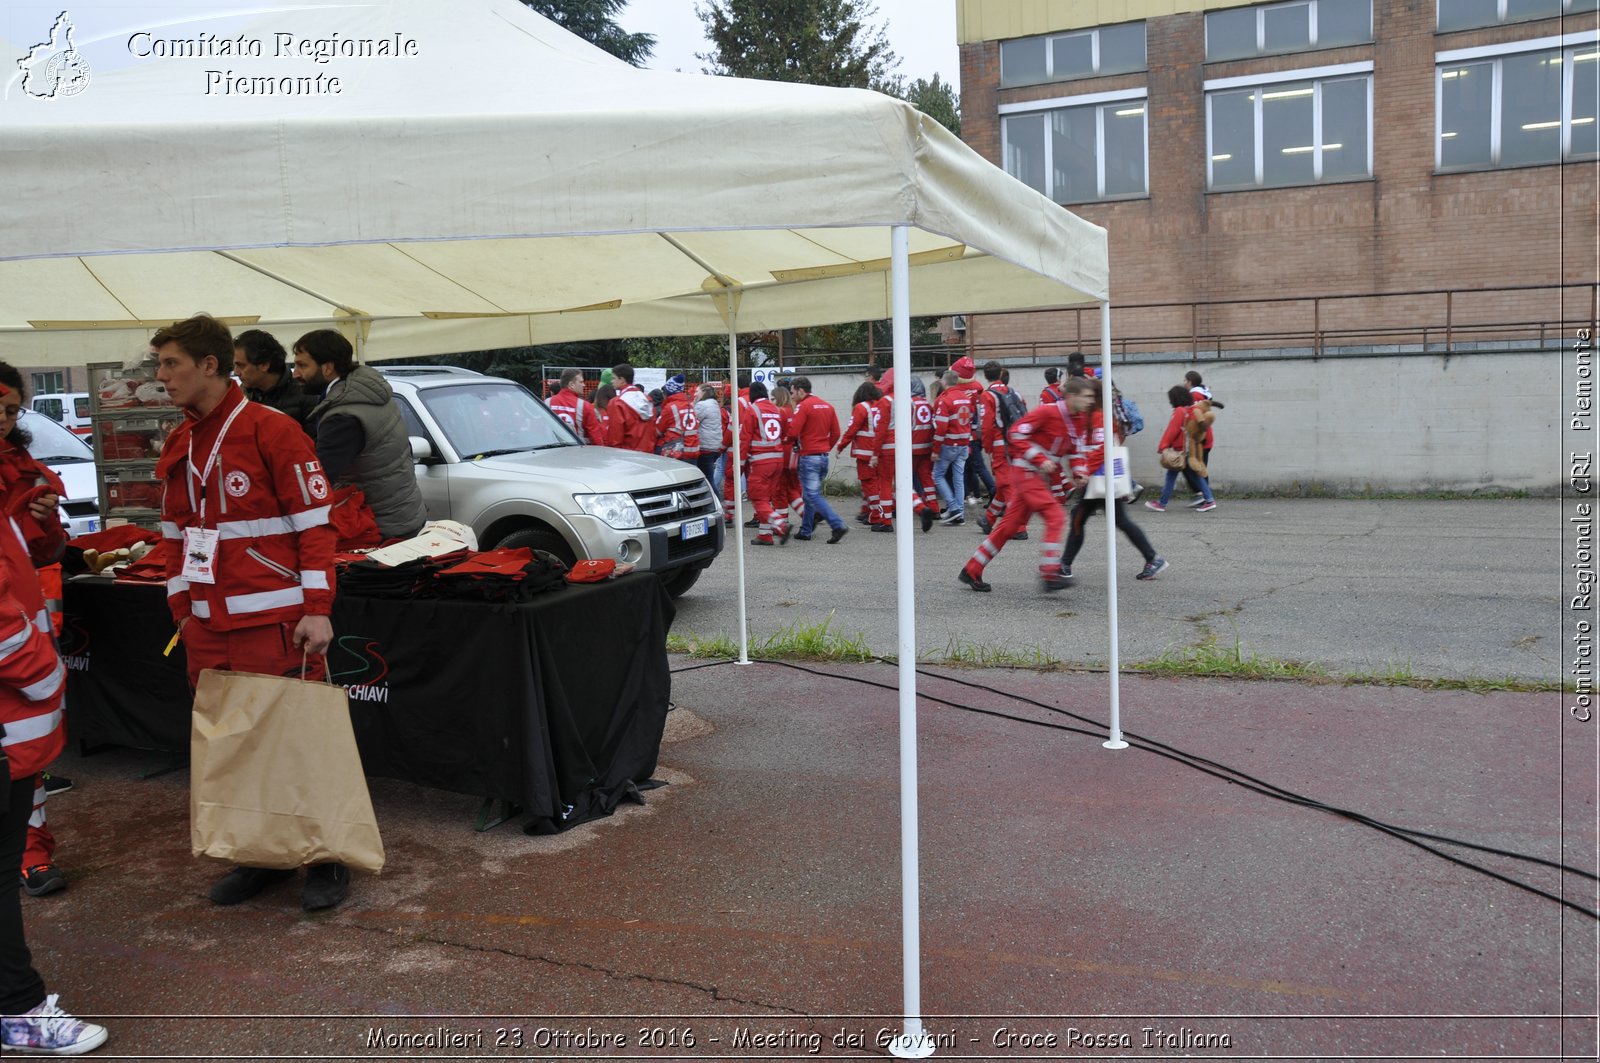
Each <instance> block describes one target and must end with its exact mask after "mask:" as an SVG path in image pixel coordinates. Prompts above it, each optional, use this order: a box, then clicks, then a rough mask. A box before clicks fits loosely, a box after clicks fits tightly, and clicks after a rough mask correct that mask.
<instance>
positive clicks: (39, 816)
mask: <svg viewBox="0 0 1600 1063" xmlns="http://www.w3.org/2000/svg"><path fill="white" fill-rule="evenodd" d="M28 826H30V827H32V828H33V829H34V830H42V829H43V828H44V809H43V808H41V807H39V806H35V807H34V810H33V814H32V815H31V816H29V817H28Z"/></svg>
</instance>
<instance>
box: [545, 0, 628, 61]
mask: <svg viewBox="0 0 1600 1063" xmlns="http://www.w3.org/2000/svg"><path fill="white" fill-rule="evenodd" d="M522 2H523V3H524V4H527V5H528V6H529V7H531V8H532V9H533V10H535V11H537V12H539V14H541V15H543V16H544V17H545V18H547V19H549V20H550V21H551V22H554V23H555V24H556V25H558V26H560V27H561V28H562V29H564V30H566V31H567V32H568V33H571V34H574V35H575V36H578V37H582V38H583V39H584V40H586V41H588V42H589V43H590V44H592V45H594V46H596V47H597V48H602V49H604V50H605V51H608V52H610V53H611V54H612V55H614V56H616V57H617V58H618V59H621V60H622V61H623V62H625V63H632V64H633V65H634V66H643V65H644V63H645V61H646V60H647V59H649V58H650V53H652V52H654V51H655V50H656V38H655V35H654V34H650V33H629V32H628V31H626V30H624V29H623V28H622V27H621V26H619V25H617V22H616V16H617V15H618V14H620V13H621V12H622V10H623V9H624V8H626V7H627V6H628V0H522Z"/></svg>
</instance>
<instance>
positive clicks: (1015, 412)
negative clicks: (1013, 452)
mask: <svg viewBox="0 0 1600 1063" xmlns="http://www.w3.org/2000/svg"><path fill="white" fill-rule="evenodd" d="M998 387H1000V385H999V384H991V385H989V394H991V395H993V396H994V408H995V409H996V410H997V411H998V412H999V414H1000V430H1001V432H1002V433H1003V434H1005V435H1010V433H1011V426H1012V425H1014V424H1016V423H1017V422H1018V421H1020V420H1022V418H1023V417H1025V416H1027V413H1028V404H1027V403H1026V402H1024V401H1023V400H1022V396H1021V395H1018V394H1017V389H1016V388H1007V389H1006V390H1004V391H996V390H995V389H996V388H998Z"/></svg>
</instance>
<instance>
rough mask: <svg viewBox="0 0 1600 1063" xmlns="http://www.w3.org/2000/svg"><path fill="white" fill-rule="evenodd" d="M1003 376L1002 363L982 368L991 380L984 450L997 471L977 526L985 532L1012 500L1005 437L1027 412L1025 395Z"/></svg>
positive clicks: (984, 397)
mask: <svg viewBox="0 0 1600 1063" xmlns="http://www.w3.org/2000/svg"><path fill="white" fill-rule="evenodd" d="M1004 375H1005V371H1004V370H1003V369H1001V368H1000V363H999V362H990V363H988V364H987V365H985V366H984V367H983V376H984V379H985V380H987V381H988V382H989V384H988V386H987V387H986V388H985V389H984V390H983V394H982V401H983V449H984V451H985V453H987V454H988V455H989V464H990V467H991V468H992V469H993V471H994V494H993V495H992V496H991V497H990V499H989V506H988V508H987V509H986V510H985V511H984V513H983V515H982V516H980V517H979V518H978V527H979V528H982V529H983V533H984V534H985V535H987V534H989V533H990V532H992V531H993V530H994V528H995V525H997V524H999V523H1000V518H1001V515H1002V514H1004V513H1005V511H1006V505H1007V503H1008V502H1010V500H1011V481H1012V479H1013V476H1012V466H1011V457H1010V451H1009V448H1008V445H1007V442H1006V440H1007V436H1008V435H1009V434H1010V432H1011V429H1012V428H1013V427H1015V426H1016V424H1017V422H1018V421H1020V420H1022V418H1023V417H1024V416H1026V415H1027V412H1028V407H1027V404H1026V403H1024V402H1023V401H1022V396H1021V395H1018V394H1017V393H1016V392H1015V391H1013V390H1011V388H1010V387H1009V386H1008V385H1007V384H1006V383H1005V381H1004V380H1003V379H1002V378H1003V376H1004ZM1016 536H1017V538H1019V539H1026V538H1027V537H1028V532H1027V529H1026V528H1023V529H1022V530H1020V531H1018V532H1016Z"/></svg>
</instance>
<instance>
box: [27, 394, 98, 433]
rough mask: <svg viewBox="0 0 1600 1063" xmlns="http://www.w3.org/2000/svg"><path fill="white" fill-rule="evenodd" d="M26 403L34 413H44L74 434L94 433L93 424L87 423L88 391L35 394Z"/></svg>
mask: <svg viewBox="0 0 1600 1063" xmlns="http://www.w3.org/2000/svg"><path fill="white" fill-rule="evenodd" d="M28 405H29V408H30V409H32V410H33V412H34V413H42V414H44V415H45V416H46V417H48V418H50V419H51V420H52V421H54V422H56V423H57V424H59V425H62V426H64V427H65V428H66V429H67V430H68V431H70V432H71V433H72V434H73V435H75V436H88V435H92V434H93V433H94V426H93V425H91V424H90V423H89V393H88V392H86V391H66V392H57V393H56V394H53V395H35V396H34V397H33V401H32V402H30V403H29V404H28Z"/></svg>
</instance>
